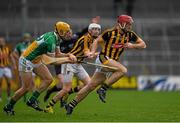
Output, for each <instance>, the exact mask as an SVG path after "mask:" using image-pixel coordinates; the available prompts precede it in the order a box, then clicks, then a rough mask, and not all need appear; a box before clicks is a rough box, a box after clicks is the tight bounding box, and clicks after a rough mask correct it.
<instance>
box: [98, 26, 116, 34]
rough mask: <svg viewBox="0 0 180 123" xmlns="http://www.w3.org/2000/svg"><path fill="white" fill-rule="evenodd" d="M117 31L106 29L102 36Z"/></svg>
mask: <svg viewBox="0 0 180 123" xmlns="http://www.w3.org/2000/svg"><path fill="white" fill-rule="evenodd" d="M115 30H116V29H115V28H114V27H113V28H108V29H105V30H104V31H103V32H102V34H101V35H104V34H110V33H111V32H113V31H115Z"/></svg>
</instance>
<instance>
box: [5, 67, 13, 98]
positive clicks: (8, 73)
mask: <svg viewBox="0 0 180 123" xmlns="http://www.w3.org/2000/svg"><path fill="white" fill-rule="evenodd" d="M4 71H5V74H4V76H5V79H6V83H7V99H8V100H9V99H10V95H11V80H12V72H11V70H10V68H5V69H4Z"/></svg>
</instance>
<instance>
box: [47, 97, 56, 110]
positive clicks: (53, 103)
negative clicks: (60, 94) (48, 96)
mask: <svg viewBox="0 0 180 123" xmlns="http://www.w3.org/2000/svg"><path fill="white" fill-rule="evenodd" d="M55 104H56V102H55V101H54V100H53V99H52V100H51V101H50V102H49V103H48V105H47V106H46V108H49V107H50V106H52V107H53V106H54V105H55Z"/></svg>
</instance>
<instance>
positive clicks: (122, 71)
mask: <svg viewBox="0 0 180 123" xmlns="http://www.w3.org/2000/svg"><path fill="white" fill-rule="evenodd" d="M118 71H119V72H120V73H121V74H123V75H125V74H127V68H126V67H123V68H119V69H118Z"/></svg>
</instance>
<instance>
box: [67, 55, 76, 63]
mask: <svg viewBox="0 0 180 123" xmlns="http://www.w3.org/2000/svg"><path fill="white" fill-rule="evenodd" d="M69 58H70V60H71V61H72V62H77V58H76V56H74V55H73V54H69Z"/></svg>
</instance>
